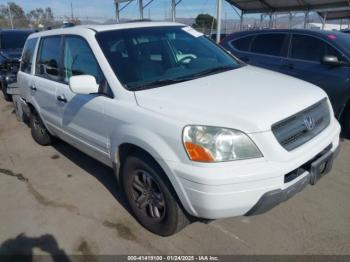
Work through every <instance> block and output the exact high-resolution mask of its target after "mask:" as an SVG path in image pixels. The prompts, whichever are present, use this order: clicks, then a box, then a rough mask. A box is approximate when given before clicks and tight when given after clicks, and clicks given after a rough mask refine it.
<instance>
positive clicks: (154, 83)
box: [129, 78, 187, 91]
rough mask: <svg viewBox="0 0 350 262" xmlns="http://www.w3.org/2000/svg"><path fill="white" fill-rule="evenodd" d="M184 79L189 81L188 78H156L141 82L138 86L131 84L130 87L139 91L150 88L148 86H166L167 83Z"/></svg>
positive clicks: (174, 82)
mask: <svg viewBox="0 0 350 262" xmlns="http://www.w3.org/2000/svg"><path fill="white" fill-rule="evenodd" d="M184 81H187V79H186V78H175V79H161V80H156V81H152V82H147V83H144V84H140V85H137V86H129V88H131V89H133V90H137V91H138V90H143V89H148V88H153V87H160V86H165V85H171V84H176V83H181V82H184Z"/></svg>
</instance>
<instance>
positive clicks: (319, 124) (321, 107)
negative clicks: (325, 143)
mask: <svg viewBox="0 0 350 262" xmlns="http://www.w3.org/2000/svg"><path fill="white" fill-rule="evenodd" d="M330 119H331V118H330V110H329V106H328V102H327V99H323V100H322V101H320V102H318V103H316V104H315V105H313V106H311V107H309V108H307V109H305V110H303V111H301V112H299V113H297V114H295V115H293V116H291V117H289V118H287V119H285V120H282V121H280V122H278V123H276V124H274V125H273V126H272V132H273V134H274V135H275V137H276V139H277V141H278V142H279V143H280V144H281V146H282V147H284V148H285V149H286V150H288V151H291V150H293V149H295V148H297V147H299V146H301V145H303V144H305V143H306V142H308V141H309V140H311V139H313V138H314V137H315V136H317V135H318V134H319V133H321V132H322V131H323V130H324V129H325V128H326V127H328V126H329V124H330Z"/></svg>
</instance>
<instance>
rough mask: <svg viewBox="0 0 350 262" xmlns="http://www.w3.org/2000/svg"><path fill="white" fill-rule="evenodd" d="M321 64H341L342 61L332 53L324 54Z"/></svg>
mask: <svg viewBox="0 0 350 262" xmlns="http://www.w3.org/2000/svg"><path fill="white" fill-rule="evenodd" d="M322 64H324V65H329V66H341V65H343V64H344V62H342V61H339V59H338V57H336V56H332V55H326V56H324V57H323V60H322Z"/></svg>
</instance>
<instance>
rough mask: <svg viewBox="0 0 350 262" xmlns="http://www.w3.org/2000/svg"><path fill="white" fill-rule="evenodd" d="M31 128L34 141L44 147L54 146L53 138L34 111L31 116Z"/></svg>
mask: <svg viewBox="0 0 350 262" xmlns="http://www.w3.org/2000/svg"><path fill="white" fill-rule="evenodd" d="M30 128H31V134H32V137H33V139H34V140H35V141H36V142H37V143H38V144H40V145H42V146H48V145H51V144H52V141H53V137H52V136H51V134H50V133H49V131H48V130H47V129H46V127H45V125H44V123H43V121H42V120H41V118H40V116H39V114H38V113H37V112H36V111H33V112H32V113H31V116H30Z"/></svg>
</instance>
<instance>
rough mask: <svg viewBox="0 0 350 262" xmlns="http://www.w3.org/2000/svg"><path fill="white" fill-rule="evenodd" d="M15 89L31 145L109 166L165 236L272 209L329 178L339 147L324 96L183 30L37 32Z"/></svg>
mask: <svg viewBox="0 0 350 262" xmlns="http://www.w3.org/2000/svg"><path fill="white" fill-rule="evenodd" d="M179 54H180V55H181V54H188V55H187V56H181V58H179V57H180V56H179ZM18 84H19V86H20V88H21V101H22V104H23V108H24V109H25V110H24V111H25V112H26V114H28V116H30V123H31V129H32V136H33V138H34V139H35V140H36V141H37V142H38V143H39V144H41V145H49V144H50V143H51V142H52V141H53V138H54V137H58V138H60V139H62V140H64V141H66V142H68V143H69V144H71V145H73V146H74V147H77V148H78V149H80V150H81V151H83V152H85V153H86V154H88V155H90V156H92V157H94V158H96V159H97V160H99V161H101V162H103V163H105V164H106V165H108V166H110V167H113V168H114V170H115V173H116V176H117V178H118V181H119V183H120V184H121V186H122V188H123V189H124V191H125V194H126V198H127V200H128V202H129V205H130V207H131V210H132V212H133V213H134V215H135V217H136V218H137V219H138V221H139V222H140V223H141V224H142V225H143V226H144V227H145V228H147V229H149V230H150V231H152V232H154V233H156V234H159V235H162V236H168V235H171V234H174V233H175V232H177V231H179V230H180V229H182V228H183V227H184V226H185V225H187V224H188V223H189V222H190V221H196V220H212V219H220V218H225V217H233V216H241V215H255V214H260V213H263V212H265V211H267V210H269V209H271V208H272V207H274V206H276V205H278V204H279V203H281V202H283V201H285V200H287V199H288V198H290V197H291V196H293V195H294V194H296V193H297V192H299V191H300V190H302V189H303V188H304V187H305V186H306V185H307V184H315V183H316V181H317V180H318V179H319V178H320V177H321V176H323V175H324V174H326V173H328V172H329V170H330V169H331V167H332V162H333V159H334V157H335V156H336V153H337V149H338V145H339V133H340V126H339V124H338V122H337V121H336V119H335V118H334V115H333V111H332V107H331V105H330V103H329V100H328V98H327V95H326V94H325V93H324V92H323V91H322V90H321V89H319V88H317V87H315V86H313V85H311V84H309V83H306V82H303V81H301V80H297V79H294V78H291V77H288V76H285V75H281V74H278V73H274V72H270V71H267V70H263V69H259V68H255V67H252V66H247V65H245V64H242V63H241V62H240V61H238V60H236V59H235V58H234V57H232V56H231V55H230V54H228V53H227V52H225V51H224V50H223V49H221V48H220V47H218V46H217V45H215V44H214V43H213V42H211V41H210V40H208V39H207V38H206V37H204V36H203V35H202V34H200V33H198V32H196V31H195V30H193V29H192V28H190V27H187V26H185V25H182V24H176V23H155V22H140V23H126V24H118V25H105V26H79V27H73V28H67V29H59V30H51V31H45V32H41V33H36V34H32V35H31V36H30V37H29V39H28V40H27V43H26V46H25V50H24V53H23V57H22V62H21V70H20V72H19V74H18ZM77 192H78V191H77Z"/></svg>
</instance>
